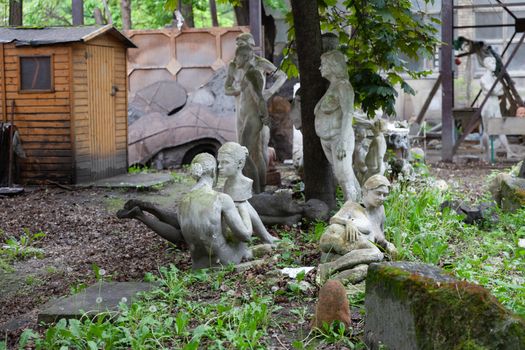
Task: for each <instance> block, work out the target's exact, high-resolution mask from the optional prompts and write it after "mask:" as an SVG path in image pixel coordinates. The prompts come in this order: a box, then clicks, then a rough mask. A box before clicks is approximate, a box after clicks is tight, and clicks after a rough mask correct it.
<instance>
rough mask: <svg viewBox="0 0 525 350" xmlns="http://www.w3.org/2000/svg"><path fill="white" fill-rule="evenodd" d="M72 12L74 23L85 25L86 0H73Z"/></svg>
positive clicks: (75, 24)
mask: <svg viewBox="0 0 525 350" xmlns="http://www.w3.org/2000/svg"><path fill="white" fill-rule="evenodd" d="M71 12H72V15H73V25H74V26H81V25H84V0H72V1H71Z"/></svg>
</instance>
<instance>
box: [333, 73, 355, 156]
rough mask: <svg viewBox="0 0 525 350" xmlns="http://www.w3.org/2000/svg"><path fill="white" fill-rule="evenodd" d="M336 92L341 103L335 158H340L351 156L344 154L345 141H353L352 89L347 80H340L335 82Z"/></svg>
mask: <svg viewBox="0 0 525 350" xmlns="http://www.w3.org/2000/svg"><path fill="white" fill-rule="evenodd" d="M337 93H338V95H339V103H340V104H341V113H342V116H341V118H342V120H341V135H340V137H339V142H338V143H337V146H336V156H337V159H339V160H342V159H343V158H345V157H346V156H349V157H352V155H351V154H349V155H347V154H346V147H345V146H344V144H345V143H346V142H350V143H352V144H353V143H354V135H353V129H352V119H353V115H354V89H353V88H352V85H350V83H349V82H347V81H341V82H339V83H338V84H337Z"/></svg>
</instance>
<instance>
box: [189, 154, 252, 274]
mask: <svg viewBox="0 0 525 350" xmlns="http://www.w3.org/2000/svg"><path fill="white" fill-rule="evenodd" d="M216 168H217V162H216V160H215V158H214V157H213V156H212V155H211V154H208V153H200V154H198V155H197V156H196V157H195V158H194V159H193V161H192V163H191V174H192V176H193V177H194V178H195V179H196V180H197V184H196V185H195V186H194V187H193V188H192V189H191V190H190V192H189V193H188V194H186V195H185V196H184V197H183V198H182V201H181V202H180V204H179V223H180V228H181V232H182V236H183V237H184V240H185V241H186V243H187V244H188V247H189V249H190V254H191V259H192V268H193V269H201V268H206V267H212V266H220V265H226V264H230V263H233V264H238V263H240V262H241V261H242V260H243V259H251V258H252V253H251V251H250V250H249V249H248V245H247V243H248V241H249V240H250V237H251V234H252V231H251V222H250V219H249V217H247V216H246V215H245V216H244V218H242V217H241V215H239V211H238V210H237V208H236V206H235V203H234V201H233V199H232V198H231V197H230V196H229V195H227V194H224V193H221V192H217V191H215V190H214V189H213V188H212V186H213V182H214V179H215V169H216Z"/></svg>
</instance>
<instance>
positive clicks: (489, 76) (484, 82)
mask: <svg viewBox="0 0 525 350" xmlns="http://www.w3.org/2000/svg"><path fill="white" fill-rule="evenodd" d="M483 66H484V67H485V68H486V70H485V73H484V74H483V75H482V76H481V79H480V81H479V83H480V85H481V90H482V91H483V93H484V94H485V95H487V94H488V93H489V90H490V88H491V87H492V85H493V84H494V82H495V81H496V75H495V74H494V72H495V71H496V59H495V58H494V57H491V56H489V57H486V58H485V59H484V60H483ZM501 95H503V87H502V85H501V84H500V83H498V84H496V86H495V87H494V90H492V92H491V93H490V96H489V98H488V99H487V102H485V105H484V106H483V109H482V110H481V118H482V121H483V125H484V127H485V126H486V125H487V123H488V119H490V118H501V109H500V105H499V96H501ZM499 140H500V142H501V144H502V145H503V147H505V150H506V151H507V158H512V157H515V156H516V155H515V154H514V153H513V152H512V150H511V149H510V146H509V142H508V141H507V136H505V135H499ZM482 145H483V148H484V150H485V156H486V159H487V161H490V152H489V135H488V134H487V133H486V132H484V133H483V139H482Z"/></svg>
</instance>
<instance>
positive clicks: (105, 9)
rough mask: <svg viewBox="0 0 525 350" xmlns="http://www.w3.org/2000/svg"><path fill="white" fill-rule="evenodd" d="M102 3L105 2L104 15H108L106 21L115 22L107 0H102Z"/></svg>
mask: <svg viewBox="0 0 525 350" xmlns="http://www.w3.org/2000/svg"><path fill="white" fill-rule="evenodd" d="M102 3H103V4H104V16H105V17H106V22H107V23H108V24H113V15H112V14H111V10H110V9H109V6H108V1H107V0H102Z"/></svg>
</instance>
